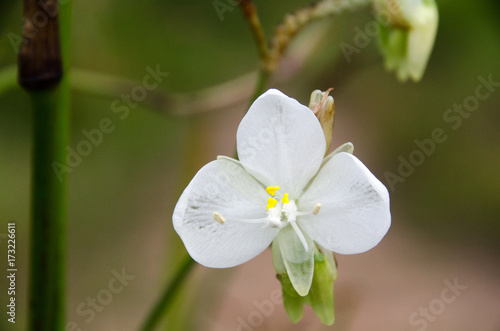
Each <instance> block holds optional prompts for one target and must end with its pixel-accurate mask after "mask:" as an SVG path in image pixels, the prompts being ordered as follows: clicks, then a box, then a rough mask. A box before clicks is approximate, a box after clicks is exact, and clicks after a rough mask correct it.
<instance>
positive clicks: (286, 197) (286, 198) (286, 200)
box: [281, 193, 290, 203]
mask: <svg viewBox="0 0 500 331" xmlns="http://www.w3.org/2000/svg"><path fill="white" fill-rule="evenodd" d="M281 201H282V202H283V203H289V202H290V201H288V193H285V194H283V199H281Z"/></svg>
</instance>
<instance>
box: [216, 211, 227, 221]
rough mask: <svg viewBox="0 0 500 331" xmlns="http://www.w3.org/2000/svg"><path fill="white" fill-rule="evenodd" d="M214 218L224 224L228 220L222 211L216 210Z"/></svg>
mask: <svg viewBox="0 0 500 331" xmlns="http://www.w3.org/2000/svg"><path fill="white" fill-rule="evenodd" d="M214 220H216V221H217V222H219V223H220V224H224V223H225V222H226V219H225V218H224V216H222V215H221V214H220V213H218V212H216V211H215V212H214Z"/></svg>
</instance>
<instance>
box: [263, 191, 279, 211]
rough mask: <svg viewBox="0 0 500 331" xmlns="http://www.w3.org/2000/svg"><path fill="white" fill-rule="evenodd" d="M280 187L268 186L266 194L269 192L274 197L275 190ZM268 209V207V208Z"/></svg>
mask: <svg viewBox="0 0 500 331" xmlns="http://www.w3.org/2000/svg"><path fill="white" fill-rule="evenodd" d="M279 189H280V187H279V186H268V187H267V188H266V192H267V194H271V195H272V196H273V197H274V194H275V193H276V191H277V190H279ZM268 209H269V208H268Z"/></svg>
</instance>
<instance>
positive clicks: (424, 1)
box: [374, 0, 439, 81]
mask: <svg viewBox="0 0 500 331" xmlns="http://www.w3.org/2000/svg"><path fill="white" fill-rule="evenodd" d="M374 4H375V9H376V10H377V12H378V13H379V15H380V18H381V19H382V20H384V22H383V24H381V33H380V47H381V50H382V53H383V54H384V56H385V66H386V68H387V69H388V70H395V71H396V74H397V76H398V78H399V79H400V80H402V81H405V80H407V79H408V78H411V79H412V80H413V81H420V80H421V79H422V76H423V74H424V71H425V68H426V66H427V62H428V60H429V57H430V55H431V52H432V48H433V46H434V40H435V38H436V32H437V27H438V20H439V14H438V9H437V6H436V3H435V2H434V0H375V3H374Z"/></svg>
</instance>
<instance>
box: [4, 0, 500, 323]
mask: <svg viewBox="0 0 500 331" xmlns="http://www.w3.org/2000/svg"><path fill="white" fill-rule="evenodd" d="M306 4H307V1H302V0H291V1H287V2H286V3H285V2H283V1H259V0H257V1H256V5H257V7H258V9H259V12H260V15H261V20H262V24H263V26H264V28H265V31H266V33H267V34H268V35H270V34H271V32H272V31H273V29H274V26H275V25H276V24H277V23H278V22H280V21H281V20H282V17H283V15H284V14H285V13H287V12H289V11H293V10H295V9H297V8H299V7H302V6H305V5H306ZM438 6H439V11H440V24H439V30H438V35H437V39H436V45H435V48H434V52H433V54H432V57H431V59H430V62H429V66H428V69H427V71H426V73H425V75H424V78H423V80H422V81H421V82H420V83H418V84H415V83H405V84H401V83H400V82H398V81H397V79H396V77H395V75H393V74H392V73H388V72H386V71H385V70H384V68H383V62H382V58H381V57H380V55H379V53H378V50H377V47H376V46H377V45H376V40H375V39H373V38H370V39H371V40H370V42H369V44H368V45H367V46H366V47H364V48H362V49H361V51H360V52H359V54H353V55H352V59H351V61H350V62H348V61H347V60H346V58H345V57H344V56H343V54H342V52H341V50H340V46H339V45H340V44H341V43H342V42H345V43H348V44H351V45H354V38H355V37H356V32H355V30H354V28H355V27H358V28H360V29H361V30H363V29H364V28H365V26H366V24H367V23H368V22H370V21H372V20H373V17H372V16H371V14H370V11H369V10H368V9H366V10H360V11H356V12H352V13H351V12H349V13H346V14H343V15H340V16H338V17H335V18H332V19H327V20H323V21H320V22H317V23H315V24H313V25H311V26H309V27H308V28H307V29H306V30H304V31H303V32H302V33H301V34H300V35H299V37H298V38H297V39H296V40H295V42H294V43H293V44H292V45H291V48H290V50H289V52H288V53H287V56H286V58H285V59H284V61H283V63H282V65H281V67H280V69H279V71H278V72H277V74H276V77H275V79H274V80H273V81H272V82H271V84H270V86H272V87H277V88H279V89H281V90H282V91H283V92H285V93H286V94H288V95H290V96H292V97H294V98H296V99H297V100H299V101H300V102H302V103H304V104H307V103H308V96H309V94H310V93H311V92H312V91H313V90H314V89H318V88H319V89H323V90H324V89H326V88H329V87H333V88H334V91H333V96H334V98H335V103H336V110H337V113H336V122H335V123H336V124H335V129H334V138H333V142H332V146H333V147H335V146H338V145H340V144H342V143H344V142H347V141H351V142H353V143H354V145H355V147H356V150H355V155H357V157H358V158H360V159H361V160H362V161H363V162H364V163H365V164H366V165H367V166H368V167H369V168H370V169H371V170H372V171H373V173H374V174H375V175H376V176H377V177H378V178H379V179H380V180H381V181H382V182H384V183H385V184H386V185H388V181H387V178H386V174H387V172H388V171H390V172H392V173H395V174H397V172H398V166H399V163H400V160H399V159H398V157H399V156H402V157H403V158H405V159H408V156H409V154H410V153H411V152H412V151H414V150H416V149H417V146H416V145H415V142H414V141H415V140H416V139H418V140H423V139H426V138H430V137H431V132H432V131H433V130H434V129H436V128H442V129H443V130H444V132H445V133H446V135H447V140H446V141H445V142H443V143H441V144H437V146H436V150H435V152H434V153H432V154H431V155H430V156H428V157H426V158H425V161H424V162H423V163H422V164H421V165H420V166H418V167H416V168H415V169H414V171H413V173H412V174H411V175H410V176H408V177H407V178H405V181H404V182H402V183H397V184H395V189H394V190H391V192H390V194H391V210H392V215H393V218H392V227H391V229H390V231H389V233H388V234H387V236H386V238H385V239H384V240H383V241H382V243H381V244H380V245H379V246H377V247H376V248H374V249H373V250H371V251H370V252H368V253H365V254H361V255H355V256H338V257H337V258H338V261H339V278H338V280H337V281H336V283H335V292H336V293H335V299H336V317H337V320H336V323H335V325H334V326H333V327H330V328H329V327H325V326H322V325H321V323H320V322H319V320H318V319H317V318H316V317H315V316H314V314H313V313H312V311H311V309H306V312H305V317H304V319H303V320H302V321H301V322H300V323H299V324H297V325H292V324H291V323H290V322H289V321H288V319H287V316H286V314H285V312H284V308H283V306H282V305H280V304H274V303H273V304H272V309H271V308H268V310H267V311H266V313H265V314H264V313H262V312H260V311H259V309H258V306H262V305H263V302H272V301H271V300H272V298H273V297H274V296H275V295H276V293H278V292H279V288H280V284H279V282H278V281H277V280H276V279H275V277H274V270H273V268H272V263H271V254H270V252H268V251H266V252H265V253H264V254H262V255H261V256H259V257H258V258H256V259H254V260H252V261H250V262H248V263H246V264H244V265H242V266H239V267H236V268H232V269H228V270H213V269H207V268H204V267H202V266H199V265H198V266H196V267H195V268H194V270H193V272H192V273H191V275H190V276H189V278H188V279H187V282H186V283H185V284H184V286H183V287H182V289H181V291H180V295H179V296H178V297H177V299H176V302H175V305H174V308H173V310H172V311H171V312H170V314H169V315H168V316H167V317H166V318H165V322H164V323H163V329H164V330H253V329H255V330H326V329H332V330H464V331H465V330H500V266H499V263H498V261H499V256H500V241H499V238H500V219H499V215H500V192H499V189H500V175H499V170H500V147H499V146H500V130H499V124H500V112H499V111H498V110H499V108H500V87H498V86H497V87H495V90H494V91H493V92H492V93H491V96H490V97H489V98H487V99H486V100H482V101H480V104H479V107H478V108H477V110H475V111H474V112H471V113H470V115H469V117H467V118H463V121H462V124H461V126H460V127H459V128H458V129H456V130H453V129H452V128H451V125H450V123H447V122H446V121H445V120H444V119H443V115H444V113H445V112H446V111H447V110H448V109H450V108H452V107H453V105H454V104H462V103H463V101H464V99H465V98H467V97H468V96H471V95H473V94H474V92H475V89H476V87H477V86H478V84H479V83H480V82H479V80H478V77H480V76H482V77H485V78H487V77H488V76H490V75H492V78H493V80H494V81H496V82H499V81H500V63H499V58H500V33H499V31H500V24H499V22H500V20H499V13H500V5H499V2H498V1H495V0H490V1H486V0H485V1H466V0H440V1H438ZM21 17H22V7H21V4H20V3H14V1H10V5H9V6H7V5H6V7H5V10H4V11H3V12H2V13H1V24H0V28H1V29H2V38H1V39H0V67H1V68H4V69H5V68H8V67H9V66H12V65H13V64H15V63H16V53H15V51H14V49H13V47H12V45H11V43H10V41H9V38H8V35H9V34H11V33H14V34H17V35H20V26H21ZM257 63H258V56H257V52H256V49H255V46H254V43H253V40H252V36H251V34H250V31H249V29H248V27H247V25H246V23H245V21H244V19H243V18H242V15H241V13H240V12H239V10H238V8H235V9H234V10H232V11H227V12H225V13H224V20H221V19H220V18H219V16H218V14H217V12H216V10H215V9H214V6H213V3H212V2H211V1H201V0H191V1H160V0H147V1H117V0H109V1H95V0H89V1H75V3H74V4H73V27H72V67H74V68H75V69H77V70H75V77H74V78H75V79H74V85H75V88H74V92H73V97H72V98H73V100H72V104H73V106H72V113H71V125H72V129H71V146H70V147H72V148H75V146H76V145H77V144H78V142H80V141H82V140H83V139H85V136H84V135H83V133H82V131H83V130H92V129H95V128H97V127H98V126H99V123H100V121H101V120H102V119H103V118H109V119H111V120H112V122H113V124H114V125H115V126H116V129H115V130H114V131H113V132H112V133H109V134H106V135H105V136H104V138H103V141H102V143H101V144H99V145H98V146H95V147H94V148H93V151H92V153H91V154H90V155H88V156H86V157H84V158H83V159H82V161H81V163H80V164H79V165H78V166H77V167H75V168H74V170H73V171H72V172H71V173H70V174H68V225H67V243H68V247H67V295H68V302H67V315H68V321H72V322H74V323H76V324H77V325H78V326H79V327H80V328H81V330H137V329H138V327H139V326H140V324H141V322H142V321H143V319H144V318H145V316H146V314H147V312H148V310H149V309H150V308H151V307H152V305H153V304H154V302H155V301H156V300H157V299H158V296H159V295H160V293H161V290H162V288H163V286H164V284H166V283H167V281H168V280H169V279H170V277H171V276H172V274H173V272H174V271H175V270H176V268H177V267H178V265H179V263H180V261H181V260H182V258H183V257H184V256H185V254H186V252H185V249H184V247H183V245H182V243H181V241H180V240H179V238H178V236H177V235H176V233H175V232H174V230H173V228H172V223H171V215H172V211H173V208H174V205H175V203H176V201H177V198H178V197H179V196H180V194H181V192H182V190H183V189H184V187H185V186H186V185H187V184H188V182H189V181H190V179H191V178H192V177H193V176H194V174H195V173H196V171H197V170H198V169H199V168H201V167H202V166H203V165H204V164H206V163H207V162H209V161H211V160H213V159H214V158H215V157H216V156H217V155H233V153H234V150H235V134H236V129H237V125H238V123H239V121H240V120H241V118H242V116H243V115H244V112H245V110H246V109H247V106H248V99H246V98H245V95H247V94H249V93H250V92H251V89H252V79H253V77H254V76H251V75H250V76H245V75H247V74H249V73H251V72H255V70H256V69H257V68H258V64H257ZM157 65H159V66H160V68H161V70H162V71H165V72H168V73H169V75H168V77H166V78H165V79H164V80H163V81H162V82H161V84H160V85H159V87H158V89H156V90H154V91H152V92H151V94H150V95H148V97H147V98H146V100H144V102H140V103H139V105H138V107H137V108H135V109H132V108H131V110H130V114H129V116H128V117H126V118H125V119H123V120H122V119H120V118H119V117H118V115H119V114H117V113H115V112H113V111H112V103H113V101H114V100H116V99H119V98H120V97H121V94H122V93H130V91H131V88H133V87H134V86H135V85H138V84H140V82H141V81H142V79H143V77H144V76H145V75H146V74H147V71H146V67H148V66H149V67H153V68H154V67H156V66H157ZM77 73H80V76H78V75H76V74H77ZM242 76H243V79H242V80H239V81H238V84H239V85H238V84H236V85H235V84H230V86H232V87H233V88H234V86H240V87H241V88H240V89H238V91H237V93H236V92H235V93H236V94H235V95H236V97H235V95H233V94H232V92H234V91H233V89H230V88H229V87H228V88H227V92H226V93H218V94H215V96H216V98H215V100H216V102H225V101H224V100H225V99H227V100H232V101H231V102H229V101H228V102H226V103H225V106H223V107H219V109H214V107H213V105H212V104H209V101H207V99H202V100H205V101H206V102H205V103H203V102H201V103H197V104H193V103H192V102H191V101H192V100H190V99H189V93H190V92H195V91H199V90H200V89H204V88H209V87H213V86H216V85H218V84H222V83H224V82H227V81H230V80H233V79H236V78H238V77H242ZM89 77H91V78H90V79H89ZM110 77H111V79H110ZM120 82H123V84H120ZM99 84H101V85H99ZM172 94H173V95H179V94H182V95H183V96H184V97H185V98H186V105H189V106H188V107H182V106H181V103H178V102H176V103H169V102H168V100H169V99H168V98H167V97H165V96H166V95H172ZM193 98H194V97H193ZM27 99H28V98H27V95H26V94H25V93H24V92H23V91H22V90H20V89H19V88H18V87H13V88H3V89H2V91H1V95H0V179H1V181H0V235H4V234H6V232H7V231H6V228H7V225H6V224H7V222H12V221H14V222H16V224H17V259H18V270H19V272H18V277H19V278H18V280H17V284H18V290H19V292H18V294H17V301H18V304H19V305H20V306H18V316H17V323H16V325H15V326H14V325H11V324H10V323H7V321H6V318H5V313H3V314H2V315H4V317H2V318H1V319H0V329H3V330H23V329H24V327H25V318H26V314H27V311H26V308H27V307H26V298H27V293H26V285H27V278H26V276H27V269H28V240H29V226H28V225H29V192H30V149H31V121H32V119H31V118H32V116H31V113H30V112H31V110H30V105H29V102H28V100H27ZM233 99H234V100H233ZM210 100H212V99H210ZM221 100H222V101H221ZM212 101H213V100H212ZM212 101H211V102H212ZM190 102H191V103H190ZM215 108H217V107H215ZM186 112H189V113H191V114H189V115H187V114H185V113H186ZM173 113H176V114H177V115H173ZM179 114H180V115H179ZM0 240H1V241H0V248H1V250H2V251H3V252H5V253H2V254H0V256H2V262H1V263H0V265H1V266H2V269H6V251H7V247H6V246H7V244H6V238H5V237H4V236H2V237H0ZM113 270H115V271H117V272H119V273H121V272H123V271H125V272H126V274H128V275H130V277H132V276H133V277H134V278H133V279H132V280H130V281H129V282H128V284H127V285H126V286H125V287H124V288H123V290H122V291H121V292H120V293H117V294H114V295H113V297H112V299H111V301H110V303H109V304H107V305H105V306H103V307H102V308H99V310H100V311H98V309H92V308H89V306H88V305H86V302H87V301H86V300H87V298H89V297H94V298H95V297H96V296H97V295H98V294H99V293H100V292H101V291H102V290H103V289H107V288H108V286H109V285H108V284H109V282H110V280H111V279H113V278H114V277H115V276H114V274H113ZM4 273H6V271H2V274H4ZM448 282H451V283H453V282H458V284H460V287H459V288H460V290H458V292H457V293H456V294H457V295H456V296H455V299H454V300H448V301H451V302H445V303H443V301H442V299H440V298H441V293H442V291H443V290H444V289H445V288H446V287H447V285H446V284H448ZM0 287H1V289H0V293H1V294H0V299H1V300H0V301H1V304H2V306H3V307H5V306H4V304H6V303H7V296H6V292H7V291H6V288H7V282H6V278H5V277H0ZM276 291H278V292H276ZM448 293H451V292H448ZM448 295H449V296H451V295H450V294H448ZM438 301H440V302H441V303H439V302H438ZM82 305H83V306H82ZM78 307H80V308H78ZM89 309H90V310H93V311H94V314H92V313H90V312H89V311H88V310H89ZM424 311H427V313H424ZM415 314H416V316H417V317H414V319H413V321H414V322H415V321H419V322H418V324H416V323H413V324H412V322H411V316H412V315H413V316H415ZM424 314H427V315H424ZM429 314H430V315H429ZM91 316H93V317H92V318H90V317H91ZM259 316H260V317H259ZM425 316H427V317H425ZM249 323H250V324H249ZM252 325H253V326H252Z"/></svg>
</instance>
